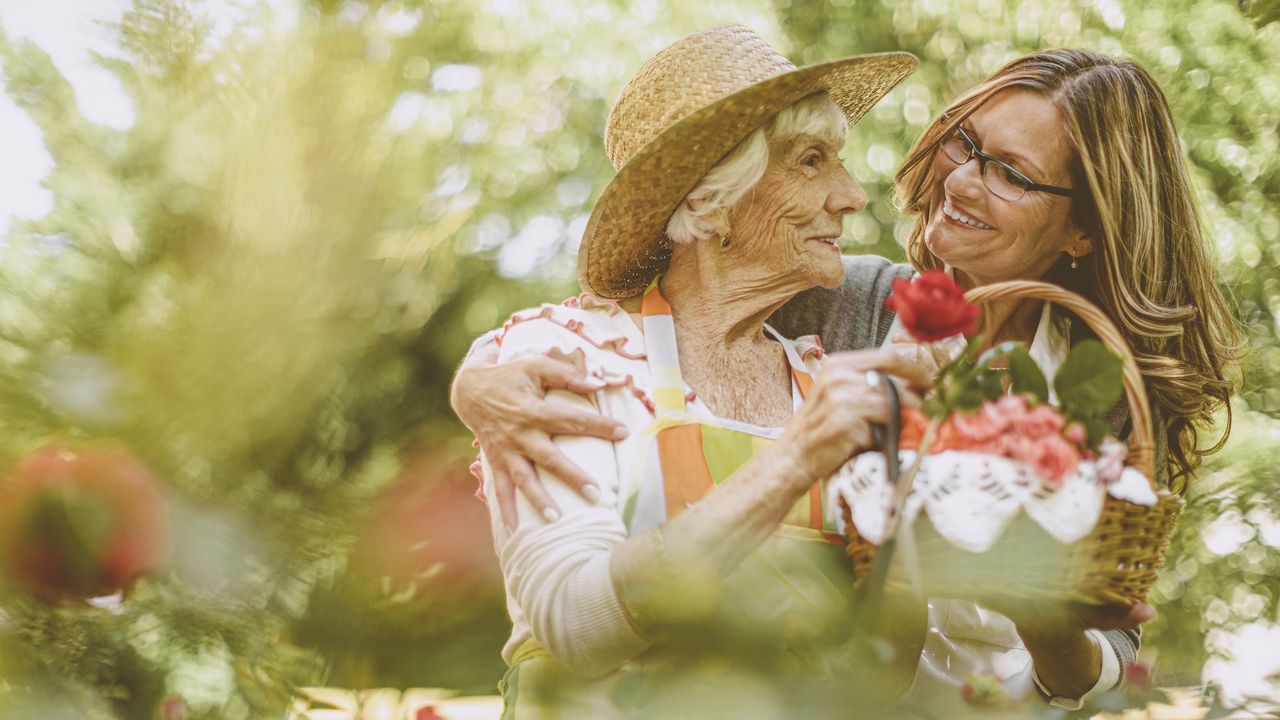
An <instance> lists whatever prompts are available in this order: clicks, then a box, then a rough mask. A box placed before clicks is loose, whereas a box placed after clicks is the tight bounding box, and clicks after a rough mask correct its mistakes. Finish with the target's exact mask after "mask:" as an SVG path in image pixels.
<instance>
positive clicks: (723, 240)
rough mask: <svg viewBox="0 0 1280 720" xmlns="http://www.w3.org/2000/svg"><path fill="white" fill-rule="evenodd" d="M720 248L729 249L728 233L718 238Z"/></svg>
mask: <svg viewBox="0 0 1280 720" xmlns="http://www.w3.org/2000/svg"><path fill="white" fill-rule="evenodd" d="M720 247H722V248H727V247H729V233H725V234H724V237H722V238H720Z"/></svg>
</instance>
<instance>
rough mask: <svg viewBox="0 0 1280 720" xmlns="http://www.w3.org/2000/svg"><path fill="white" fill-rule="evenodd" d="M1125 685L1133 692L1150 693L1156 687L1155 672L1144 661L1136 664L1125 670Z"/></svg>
mask: <svg viewBox="0 0 1280 720" xmlns="http://www.w3.org/2000/svg"><path fill="white" fill-rule="evenodd" d="M1124 684H1125V685H1126V686H1127V687H1129V688H1130V689H1131V690H1136V691H1138V692H1150V691H1151V688H1152V687H1154V686H1155V671H1154V670H1152V669H1151V666H1150V665H1148V664H1146V663H1144V662H1142V661H1138V662H1135V663H1133V664H1132V665H1130V666H1129V667H1127V668H1125V669H1124Z"/></svg>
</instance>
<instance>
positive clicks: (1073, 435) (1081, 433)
mask: <svg viewBox="0 0 1280 720" xmlns="http://www.w3.org/2000/svg"><path fill="white" fill-rule="evenodd" d="M1062 436H1063V437H1065V438H1066V439H1067V440H1068V441H1070V442H1073V443H1075V444H1076V445H1084V444H1085V441H1087V440H1088V439H1089V433H1088V432H1087V431H1086V430H1085V429H1084V425H1083V424H1081V423H1079V422H1073V423H1071V424H1070V425H1068V426H1067V429H1065V430H1063V431H1062Z"/></svg>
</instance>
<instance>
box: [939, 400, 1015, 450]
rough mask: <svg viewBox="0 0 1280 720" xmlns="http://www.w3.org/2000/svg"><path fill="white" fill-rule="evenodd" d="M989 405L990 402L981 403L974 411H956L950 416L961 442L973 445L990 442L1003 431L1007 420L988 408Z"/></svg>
mask: <svg viewBox="0 0 1280 720" xmlns="http://www.w3.org/2000/svg"><path fill="white" fill-rule="evenodd" d="M991 407H993V406H992V404H991V403H983V405H982V407H981V408H980V409H979V410H978V412H976V413H973V414H969V413H963V412H957V413H955V414H954V415H952V416H951V423H952V425H953V426H954V427H955V431H956V434H957V435H958V436H960V439H961V440H962V441H963V442H965V443H966V444H974V445H978V444H985V443H990V442H992V441H994V440H995V439H996V438H998V437H1000V435H1001V434H1002V433H1004V431H1005V428H1007V427H1008V422H1006V421H1005V418H1004V417H1003V416H1001V415H1000V414H999V413H998V412H996V411H992V410H990V409H989V408H991Z"/></svg>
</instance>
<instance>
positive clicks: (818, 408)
mask: <svg viewBox="0 0 1280 720" xmlns="http://www.w3.org/2000/svg"><path fill="white" fill-rule="evenodd" d="M871 371H875V372H879V373H882V374H884V375H888V376H891V377H892V378H893V379H894V380H895V381H896V382H897V385H898V391H899V393H898V394H899V397H900V398H901V401H902V404H903V405H904V406H919V404H920V398H919V396H918V395H917V394H916V392H922V391H924V390H925V389H927V388H928V386H929V376H928V375H927V374H926V373H925V372H924V371H923V370H921V369H920V367H918V366H916V365H914V364H912V363H910V362H907V361H906V360H903V359H902V358H900V357H898V356H897V355H896V354H894V353H893V352H890V351H888V350H861V351H858V352H850V353H835V354H832V355H828V356H827V357H826V359H825V360H823V363H822V372H821V373H819V375H818V379H817V381H816V382H815V383H814V385H813V390H812V391H811V392H810V393H809V397H808V398H806V399H805V402H804V405H802V406H801V407H800V411H799V412H797V413H796V414H795V416H794V417H792V418H791V422H789V423H787V427H786V430H784V431H783V433H782V438H781V439H780V440H779V443H780V444H782V443H786V444H787V445H788V446H789V447H790V448H791V450H792V451H793V453H794V460H795V462H796V463H798V465H799V467H800V469H801V470H802V471H803V473H804V476H805V478H806V479H807V480H808V482H810V483H812V482H813V481H816V480H821V479H824V478H827V477H830V476H831V474H832V473H834V472H835V471H836V470H837V469H839V467H840V466H841V465H843V464H844V463H845V461H847V460H848V459H849V458H850V457H852V456H853V455H855V454H857V453H859V452H861V451H863V450H867V449H869V448H870V447H871V445H872V443H873V435H872V431H871V428H872V426H873V425H878V424H884V422H885V420H886V409H887V408H886V404H885V403H886V399H885V396H884V388H882V387H881V386H880V385H879V384H878V383H877V384H874V385H873V384H871V382H870V380H871V379H869V378H868V377H867V374H868V372H871Z"/></svg>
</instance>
